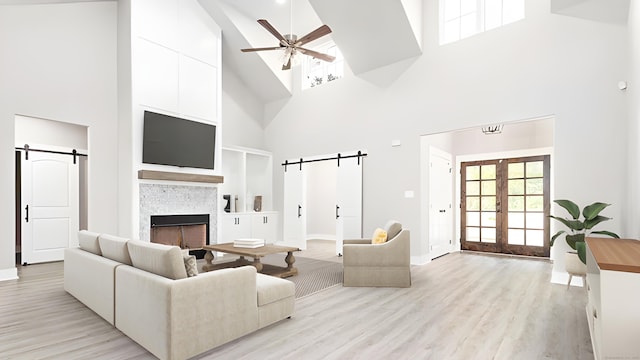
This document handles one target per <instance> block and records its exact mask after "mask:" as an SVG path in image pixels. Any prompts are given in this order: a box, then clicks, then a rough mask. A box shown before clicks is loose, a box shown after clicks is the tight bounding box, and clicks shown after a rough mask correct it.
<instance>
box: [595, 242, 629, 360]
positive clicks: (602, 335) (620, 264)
mask: <svg viewBox="0 0 640 360" xmlns="http://www.w3.org/2000/svg"><path fill="white" fill-rule="evenodd" d="M586 243H587V293H588V297H589V298H588V302H587V318H588V321H589V332H590V334H591V343H592V344H593V354H594V356H595V358H596V359H600V360H604V359H640V310H639V304H640V241H637V240H630V239H610V238H587V240H586Z"/></svg>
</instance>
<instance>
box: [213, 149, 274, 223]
mask: <svg viewBox="0 0 640 360" xmlns="http://www.w3.org/2000/svg"><path fill="white" fill-rule="evenodd" d="M222 154H223V160H222V174H223V175H224V178H225V182H224V184H223V185H221V186H220V195H221V196H222V195H231V202H232V203H233V202H234V197H235V196H236V195H237V196H238V209H237V210H236V212H253V202H254V198H255V196H256V195H261V196H262V211H269V210H273V186H272V177H273V157H272V155H271V153H270V152H268V151H263V150H258V149H251V148H243V147H226V148H223V149H222ZM225 205H226V201H221V206H222V207H224V206H225ZM232 209H233V205H232Z"/></svg>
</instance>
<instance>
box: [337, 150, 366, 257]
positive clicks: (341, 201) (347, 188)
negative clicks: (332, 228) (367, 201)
mask: <svg viewBox="0 0 640 360" xmlns="http://www.w3.org/2000/svg"><path fill="white" fill-rule="evenodd" d="M362 163H363V158H361V157H352V158H346V159H340V160H339V166H338V170H337V176H336V182H337V183H336V195H337V196H336V197H337V199H336V255H342V241H343V240H344V239H360V238H361V237H362Z"/></svg>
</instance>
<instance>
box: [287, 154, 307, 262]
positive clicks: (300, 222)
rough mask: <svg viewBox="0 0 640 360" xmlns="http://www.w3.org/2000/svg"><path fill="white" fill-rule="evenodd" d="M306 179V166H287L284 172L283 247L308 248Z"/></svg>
mask: <svg viewBox="0 0 640 360" xmlns="http://www.w3.org/2000/svg"><path fill="white" fill-rule="evenodd" d="M306 191H307V190H306V177H305V173H304V165H302V166H300V164H295V165H287V166H286V168H285V171H284V202H283V203H284V204H283V205H284V209H283V215H284V216H283V241H282V245H285V246H294V247H297V248H299V249H301V250H305V249H306V248H307V218H306V207H305V206H306V204H305V203H306V201H305V200H306Z"/></svg>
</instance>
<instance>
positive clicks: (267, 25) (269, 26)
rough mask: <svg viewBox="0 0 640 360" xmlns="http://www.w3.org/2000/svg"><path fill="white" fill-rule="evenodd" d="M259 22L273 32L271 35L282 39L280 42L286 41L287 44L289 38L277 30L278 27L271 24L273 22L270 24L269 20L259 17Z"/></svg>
mask: <svg viewBox="0 0 640 360" xmlns="http://www.w3.org/2000/svg"><path fill="white" fill-rule="evenodd" d="M258 24H260V25H262V26H263V27H264V28H265V29H267V31H268V32H270V33H271V35H273V36H275V37H276V39H278V40H280V43H282V42H284V43H285V44H288V43H287V39H285V38H284V36H282V34H280V33H279V32H278V30H276V28H274V27H273V26H271V24H269V22H268V21H267V20H265V19H258Z"/></svg>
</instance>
